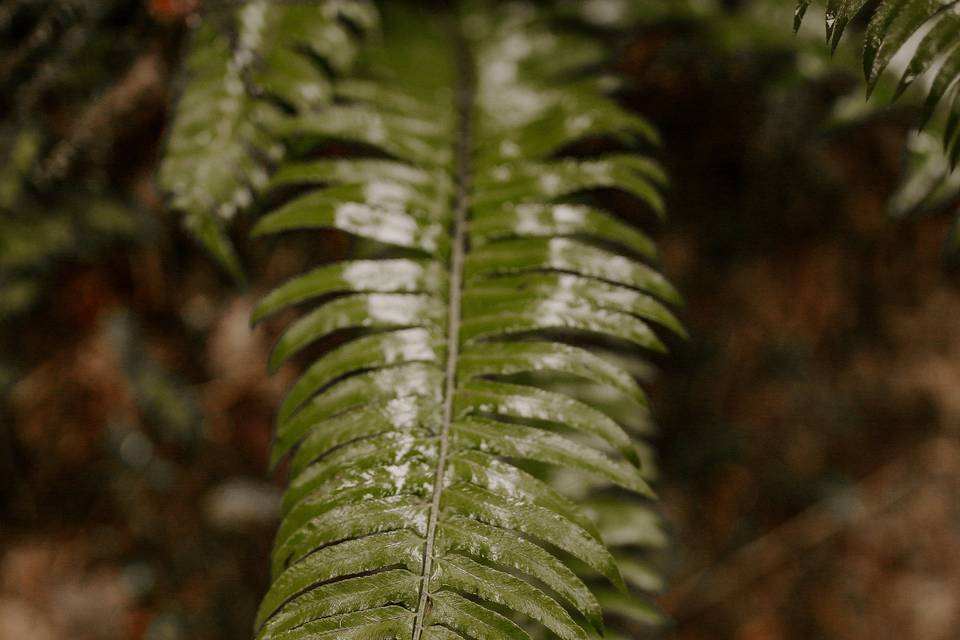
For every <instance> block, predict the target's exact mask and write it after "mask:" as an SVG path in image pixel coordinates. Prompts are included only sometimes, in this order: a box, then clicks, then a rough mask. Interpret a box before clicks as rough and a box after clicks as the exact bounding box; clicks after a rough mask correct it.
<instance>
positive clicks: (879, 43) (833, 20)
mask: <svg viewBox="0 0 960 640" xmlns="http://www.w3.org/2000/svg"><path fill="white" fill-rule="evenodd" d="M811 1H812V0H798V2H797V10H796V18H795V21H794V28H795V29H796V28H798V27H799V26H800V23H801V21H802V20H803V18H804V16H805V14H806V12H807V9H808V8H809V6H810V4H811ZM866 9H869V14H870V22H869V25H868V26H867V32H866V35H865V38H864V44H863V73H864V76H865V77H866V79H867V85H868V87H869V90H870V91H873V89H874V87H876V86H877V83H878V82H879V80H880V78H881V76H882V75H883V73H884V71H886V70H887V68H888V67H889V66H890V63H891V62H892V61H893V58H894V56H895V55H896V54H897V53H898V52H900V51H902V50H905V49H907V43H908V41H910V40H911V39H912V38H913V36H914V35H915V34H917V33H918V32H919V31H921V30H924V31H925V33H923V37H922V38H921V39H920V40H919V41H917V42H916V43H915V44H916V47H915V48H911V49H910V50H909V51H908V53H909V60H908V62H907V63H906V66H905V67H904V69H903V70H902V71H901V72H899V75H900V80H899V82H898V84H897V88H896V90H895V95H896V96H900V95H901V94H902V93H903V92H904V91H906V90H907V88H908V87H910V86H911V85H912V84H913V83H914V82H915V81H916V80H917V79H918V78H921V77H922V76H924V75H925V74H927V73H928V72H929V73H932V76H931V77H930V82H929V85H928V86H927V87H926V89H925V92H926V98H925V100H924V107H923V121H924V122H926V121H927V120H929V119H930V117H931V116H932V115H933V113H934V111H935V109H936V108H937V106H938V105H939V104H941V102H942V103H943V104H945V105H946V108H947V110H948V112H949V113H948V116H947V124H946V128H945V130H944V134H943V141H944V145H945V146H946V148H947V152H948V154H949V156H950V162H951V164H952V165H954V166H955V165H956V164H957V162H958V161H960V83H958V80H960V2H958V0H883V1H882V2H879V3H869V2H868V0H827V1H826V27H827V40H828V41H829V42H830V44H831V46H832V47H834V48H836V47H837V45H838V44H839V43H840V40H841V38H842V37H843V33H844V31H846V28H847V26H849V24H850V22H851V21H852V20H853V19H854V18H856V17H857V16H858V15H859V14H860V13H861V12H864V11H865V10H866Z"/></svg>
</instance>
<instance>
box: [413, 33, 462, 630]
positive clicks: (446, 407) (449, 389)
mask: <svg viewBox="0 0 960 640" xmlns="http://www.w3.org/2000/svg"><path fill="white" fill-rule="evenodd" d="M451 22H455V20H451ZM453 30H454V38H455V40H456V42H455V46H456V52H457V90H456V95H455V97H454V100H455V105H454V107H455V110H456V114H457V147H456V166H455V171H456V176H455V180H456V190H455V200H454V203H453V223H452V224H453V227H452V233H451V235H452V242H451V251H450V286H449V292H448V298H447V362H446V368H445V382H444V393H443V422H442V426H441V430H440V452H439V454H438V456H437V471H436V476H435V477H434V482H433V496H432V502H431V505H430V517H429V520H428V522H427V536H426V542H425V544H424V550H423V571H422V573H421V577H420V580H421V582H420V601H419V603H418V604H417V616H416V619H415V621H414V625H413V640H420V638H421V636H422V635H423V630H424V618H425V616H426V613H427V610H428V608H429V606H430V573H431V570H432V567H433V547H434V542H435V540H436V533H437V522H438V520H439V519H440V497H441V494H442V493H443V483H444V474H445V471H446V466H447V455H448V453H449V450H450V425H451V424H452V422H453V398H454V392H455V390H456V385H457V360H458V358H459V356H460V302H461V298H462V290H463V262H464V256H465V254H466V244H467V214H468V212H469V208H470V180H471V174H470V157H471V150H472V146H473V141H472V136H473V124H472V115H473V101H474V74H473V60H472V57H471V55H470V51H469V47H468V45H467V43H466V40H465V38H464V37H463V34H462V33H461V31H460V30H459V25H456V24H455V25H454V29H453Z"/></svg>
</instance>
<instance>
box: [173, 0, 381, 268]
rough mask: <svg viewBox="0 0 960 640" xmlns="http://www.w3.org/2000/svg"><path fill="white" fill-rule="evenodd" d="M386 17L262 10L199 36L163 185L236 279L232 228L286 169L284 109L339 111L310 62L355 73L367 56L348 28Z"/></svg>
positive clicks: (209, 22) (219, 16) (315, 9)
mask: <svg viewBox="0 0 960 640" xmlns="http://www.w3.org/2000/svg"><path fill="white" fill-rule="evenodd" d="M376 16H377V14H376V12H375V10H374V9H373V7H372V5H370V4H369V3H366V2H346V3H341V2H328V3H319V4H316V5H307V4H281V3H273V2H270V1H269V0H254V1H252V2H249V3H247V4H245V5H242V6H241V7H239V8H236V9H232V10H229V11H216V10H214V11H213V12H212V15H210V16H208V18H207V19H205V20H202V21H200V23H199V26H198V27H197V28H196V30H195V32H194V33H193V34H192V43H191V46H190V54H189V56H188V58H187V61H186V65H185V67H186V76H187V79H186V85H185V88H184V91H183V95H182V96H181V97H180V101H179V104H178V105H177V112H176V118H175V120H174V123H173V127H172V130H171V132H170V135H169V139H168V143H167V151H166V154H165V158H164V162H163V165H162V166H161V169H160V183H161V186H162V188H163V190H164V191H166V192H167V193H168V194H170V196H171V199H172V204H173V206H174V207H175V208H177V209H178V210H180V211H182V212H183V214H184V224H185V226H186V228H187V229H188V230H189V231H190V232H191V234H192V235H193V236H194V237H195V238H196V239H197V240H198V241H199V242H200V243H201V244H202V245H203V246H204V247H205V248H206V249H207V250H208V251H209V252H210V253H211V254H212V255H213V256H214V258H215V259H216V260H217V261H218V262H219V263H220V264H221V265H222V266H223V267H224V268H225V269H226V270H227V271H228V272H229V273H230V274H231V275H232V276H234V278H236V279H238V280H239V279H242V273H243V269H242V267H241V265H240V261H239V259H238V257H237V254H236V250H235V248H234V247H233V244H232V243H231V241H230V239H229V237H228V234H227V227H228V225H229V224H230V223H231V221H232V220H233V219H234V217H235V216H236V215H237V214H238V213H239V212H241V211H244V210H246V209H248V208H249V207H250V206H251V205H252V204H253V202H254V199H255V197H256V194H257V193H258V192H259V191H261V190H262V189H263V188H264V187H265V185H266V184H267V182H268V180H269V170H270V167H271V166H272V165H273V164H275V163H277V162H279V161H280V160H281V159H282V156H283V153H284V147H283V145H281V144H278V141H277V136H276V132H277V130H278V129H279V128H280V127H281V123H282V122H283V120H284V119H285V115H284V111H283V110H282V109H281V108H279V107H278V106H277V105H278V104H283V105H286V106H287V107H288V108H290V109H293V110H295V111H296V112H297V113H305V112H309V111H311V110H313V109H316V108H318V107H320V106H324V105H327V104H329V102H330V101H331V99H332V97H333V90H332V85H331V81H330V79H329V77H328V76H327V74H326V73H325V72H324V71H323V70H322V68H321V67H320V66H319V65H317V64H316V63H315V62H314V61H313V60H311V59H310V57H309V56H311V55H312V56H316V57H318V58H321V59H323V60H324V61H325V62H326V63H327V64H328V65H329V67H330V68H331V69H332V70H333V71H335V72H340V73H342V72H345V71H346V70H347V69H348V68H349V66H350V65H351V64H352V62H353V60H354V58H355V57H356V54H357V45H356V43H355V37H354V36H352V35H351V27H350V26H349V25H348V24H347V22H349V23H351V24H352V25H354V27H357V28H360V29H363V30H369V29H371V28H373V27H375V25H376ZM305 53H306V54H309V55H305Z"/></svg>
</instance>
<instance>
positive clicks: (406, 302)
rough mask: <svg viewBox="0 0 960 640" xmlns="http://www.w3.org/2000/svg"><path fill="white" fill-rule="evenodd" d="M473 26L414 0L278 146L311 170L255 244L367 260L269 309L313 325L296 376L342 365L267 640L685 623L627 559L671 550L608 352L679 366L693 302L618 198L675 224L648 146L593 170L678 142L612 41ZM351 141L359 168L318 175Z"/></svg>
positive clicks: (280, 346) (277, 193)
mask: <svg viewBox="0 0 960 640" xmlns="http://www.w3.org/2000/svg"><path fill="white" fill-rule="evenodd" d="M449 22H451V23H453V24H454V26H453V27H451V26H450V25H449V24H447V23H445V22H443V21H441V20H438V19H436V18H432V17H428V16H427V15H425V14H419V13H417V12H415V11H413V10H410V9H409V8H407V9H404V8H402V7H398V6H396V5H394V6H391V7H390V8H389V9H387V10H386V13H385V17H384V24H385V31H386V32H385V36H384V41H383V43H382V45H381V46H379V47H369V48H367V49H365V50H364V57H363V60H362V62H363V64H362V65H361V69H362V73H359V74H356V75H354V76H353V77H351V78H350V79H348V80H344V81H340V82H338V81H336V80H335V81H334V84H333V91H334V93H335V95H337V96H339V100H338V104H337V105H336V106H332V107H330V108H327V109H324V110H322V111H318V112H310V113H301V114H298V115H296V116H294V117H292V118H290V119H288V120H287V121H286V122H285V123H284V124H283V125H282V126H281V127H280V128H279V129H278V131H282V132H283V134H284V135H285V136H286V138H287V140H288V143H289V148H290V149H291V150H292V153H291V156H290V157H288V159H287V160H286V161H285V162H284V163H283V164H282V165H281V166H280V167H279V168H278V170H277V171H276V173H275V174H274V177H273V179H272V180H271V181H270V184H269V186H268V188H267V191H268V195H270V197H271V198H273V199H274V201H279V203H278V204H277V205H276V207H275V208H273V209H272V210H270V211H269V212H267V213H266V214H265V215H264V216H263V217H262V218H260V220H259V221H258V223H257V224H256V226H255V228H254V233H255V234H256V235H260V236H268V235H269V236H272V235H278V234H283V233H287V232H305V231H310V230H324V229H335V230H338V231H340V232H344V233H347V234H350V235H351V236H354V237H356V238H358V239H360V240H362V241H363V242H362V243H360V242H358V243H357V244H358V248H359V249H361V251H358V254H357V256H356V257H355V258H354V259H351V260H347V261H343V262H334V263H327V264H323V265H321V266H319V267H317V268H315V269H314V270H312V271H309V272H307V273H305V274H303V275H300V276H297V277H295V278H294V279H292V280H290V281H288V282H286V283H284V284H282V285H280V286H279V287H277V288H276V289H275V290H274V291H272V292H271V293H269V294H267V295H266V296H265V297H264V298H263V299H262V301H261V302H260V304H259V305H258V306H257V308H256V309H255V311H254V320H255V321H261V320H263V319H265V318H267V317H270V316H272V315H274V314H276V313H278V312H281V311H284V310H288V309H290V308H292V307H296V306H302V307H306V309H305V311H304V313H303V314H302V315H301V316H300V317H299V319H297V320H295V321H294V322H292V324H290V325H289V326H288V327H287V328H286V330H285V331H284V332H283V333H282V334H281V336H280V338H279V339H278V341H277V344H276V347H275V349H274V351H273V354H272V357H271V367H272V368H274V369H275V368H277V367H279V366H281V365H283V364H284V363H287V362H289V361H290V360H292V359H299V360H304V359H305V358H306V357H307V355H306V354H308V353H315V352H316V346H317V344H318V343H321V342H322V343H323V344H326V345H329V346H331V347H332V348H327V349H326V350H325V351H324V352H323V353H322V354H321V355H319V357H316V358H315V359H313V360H312V361H310V362H309V363H308V364H307V366H306V368H305V370H304V372H303V373H302V375H301V377H300V378H299V379H298V380H297V382H296V383H295V384H294V385H293V387H292V388H291V390H290V391H289V393H288V395H287V397H286V399H285V400H284V402H283V404H282V406H281V407H280V410H279V412H278V419H277V434H276V439H275V443H274V449H273V453H272V463H273V464H277V463H278V462H280V461H281V460H282V459H284V458H286V457H288V456H289V457H290V465H289V474H290V480H289V487H288V489H287V491H286V493H285V497H284V501H283V518H282V523H281V526H280V530H279V531H278V534H277V538H276V541H275V547H274V552H273V564H272V570H273V584H272V586H271V588H270V590H269V592H268V593H267V594H266V596H265V598H264V600H263V603H262V605H261V607H260V611H259V613H258V616H257V622H256V627H257V637H258V638H260V639H263V640H266V639H280V638H283V639H290V640H292V639H296V638H338V639H342V638H404V639H406V638H413V639H414V640H421V639H427V638H432V639H441V638H442V639H448V638H449V639H462V638H477V639H481V638H531V637H541V636H543V634H544V633H548V634H552V635H551V636H550V637H560V638H564V639H567V640H574V639H584V638H589V637H594V636H595V635H596V634H597V633H600V632H601V630H602V629H603V626H604V620H603V616H604V610H605V609H606V614H607V615H608V616H610V617H612V619H613V621H614V622H617V621H619V622H620V623H622V624H623V625H624V628H625V629H631V628H635V627H631V625H635V624H637V623H640V624H651V623H655V622H656V621H658V620H659V613H658V612H657V611H656V609H655V608H654V607H653V606H652V605H651V604H650V603H649V602H648V601H646V600H644V599H643V597H642V596H640V595H639V594H638V593H637V591H638V590H640V591H643V590H647V589H650V588H651V587H652V588H656V586H657V584H658V582H657V579H656V577H655V574H654V573H652V572H651V570H650V568H649V566H647V565H646V564H644V563H643V562H642V561H640V560H632V561H631V560H627V561H626V564H625V565H624V567H627V568H629V569H630V570H629V571H627V572H626V575H624V574H623V573H621V569H620V567H619V566H618V558H629V557H630V556H631V555H632V553H633V552H635V551H636V550H638V549H649V548H652V547H657V546H661V545H662V544H663V541H664V536H663V533H662V531H661V530H660V525H659V520H658V518H657V516H656V515H655V513H654V512H653V511H652V509H651V506H650V505H651V499H652V498H653V495H654V494H653V492H652V490H651V489H650V486H649V484H648V482H649V481H650V479H651V478H652V476H653V470H652V468H651V466H650V461H651V455H650V452H649V449H648V448H647V447H646V446H645V445H642V444H640V443H638V442H636V441H635V440H634V439H633V437H632V435H631V431H633V432H639V433H641V434H644V433H647V427H648V424H649V423H648V419H647V409H646V406H647V398H646V396H645V394H644V392H643V390H642V388H641V387H640V385H639V384H638V382H637V379H636V378H635V377H634V375H633V374H632V373H631V371H630V369H629V368H628V367H625V366H624V365H622V364H621V362H620V361H618V360H617V359H615V358H614V359H612V358H610V357H609V354H608V350H610V349H616V350H618V351H621V352H622V351H627V352H629V353H644V352H646V353H653V352H662V351H664V350H665V349H666V347H665V346H664V343H663V341H662V338H663V335H664V333H665V332H671V331H672V332H675V333H678V334H681V335H682V333H683V330H682V328H681V326H680V324H679V322H678V321H677V319H676V318H675V317H674V315H673V313H672V311H671V307H672V306H674V305H676V304H678V303H679V296H678V294H677V292H676V291H675V289H674V288H673V287H672V286H671V285H670V283H669V282H667V280H666V279H665V278H664V277H663V276H662V275H661V274H660V273H659V271H658V269H657V267H656V261H657V253H656V247H655V243H654V242H653V240H652V239H651V237H650V236H648V235H647V234H646V233H644V232H643V231H640V230H639V229H637V228H635V227H633V226H631V225H628V224H627V223H625V222H624V221H622V220H621V219H620V218H618V217H616V216H615V215H613V213H611V212H610V211H608V210H607V208H606V207H605V206H604V202H605V200H604V198H602V197H600V194H602V193H603V192H605V191H609V190H613V191H615V192H619V193H620V195H621V197H628V198H632V200H631V201H632V202H633V203H634V204H635V206H636V207H637V209H638V210H639V211H640V212H646V214H647V215H648V217H649V218H650V220H651V221H656V219H657V218H659V217H661V216H662V215H663V201H662V198H661V196H660V188H661V187H662V186H663V184H664V183H665V180H666V179H665V176H664V174H663V172H662V170H661V169H660V168H659V166H658V165H657V164H656V162H655V161H654V160H652V159H650V158H649V157H646V156H643V155H640V154H638V153H635V152H617V153H605V154H603V155H600V156H597V157H590V158H578V157H574V156H573V155H572V154H571V153H569V150H570V149H572V148H573V147H574V146H575V145H576V143H578V142H580V141H583V140H585V139H596V138H606V139H610V140H613V141H615V142H616V144H617V145H618V147H621V148H629V149H635V148H638V147H641V146H643V145H650V144H651V143H655V142H656V140H657V138H656V134H655V132H654V131H653V129H652V128H651V127H650V125H649V124H648V123H647V122H646V121H645V120H643V119H642V118H640V117H638V116H636V115H635V114H632V113H629V112H627V111H625V110H623V109H622V108H620V107H619V106H618V105H617V104H616V103H615V102H614V101H613V100H612V99H611V98H609V97H607V96H605V95H604V94H603V93H602V92H601V91H600V84H599V83H597V82H595V81H591V80H587V79H582V78H583V77H584V71H585V70H586V69H589V68H591V67H594V66H595V65H597V64H598V63H600V62H602V61H603V59H604V56H605V55H606V51H605V48H604V47H602V46H600V45H598V44H597V43H596V41H595V40H593V39H592V38H589V37H585V36H584V35H583V34H579V33H577V32H570V31H565V30H562V29H559V28H557V26H556V24H554V23H552V22H550V21H549V18H548V16H546V15H545V14H544V12H542V11H540V10H536V9H534V8H533V7H532V6H530V5H521V4H511V5H506V6H504V5H501V6H496V5H494V3H486V4H485V3H479V4H477V5H475V6H473V8H472V10H468V11H465V12H464V13H463V14H462V15H459V16H457V17H455V18H451V20H450V21H449ZM456 34H459V35H456ZM329 142H347V143H349V144H350V148H353V149H355V151H354V155H352V156H351V157H350V158H347V159H339V158H329V157H321V158H317V157H316V154H315V153H313V150H315V149H318V148H322V147H323V146H324V145H326V144H328V143H329ZM291 194H292V195H291ZM573 381H578V382H576V383H575V384H573V385H571V384H570V383H571V382H573ZM624 405H626V406H627V409H626V411H625V412H624V409H623V407H624ZM623 413H625V414H626V415H628V416H630V419H627V420H624V419H622V415H623ZM571 474H572V476H573V477H575V478H576V480H575V481H573V482H572V483H571V481H570V480H569V477H570V476H571ZM571 485H572V487H571ZM571 488H572V489H573V490H572V491H570V490H569V489H571ZM628 494H630V495H633V496H634V498H632V499H628V498H627V495H628ZM571 497H576V498H577V500H573V499H571ZM625 525H626V526H625ZM604 585H606V586H604Z"/></svg>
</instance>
